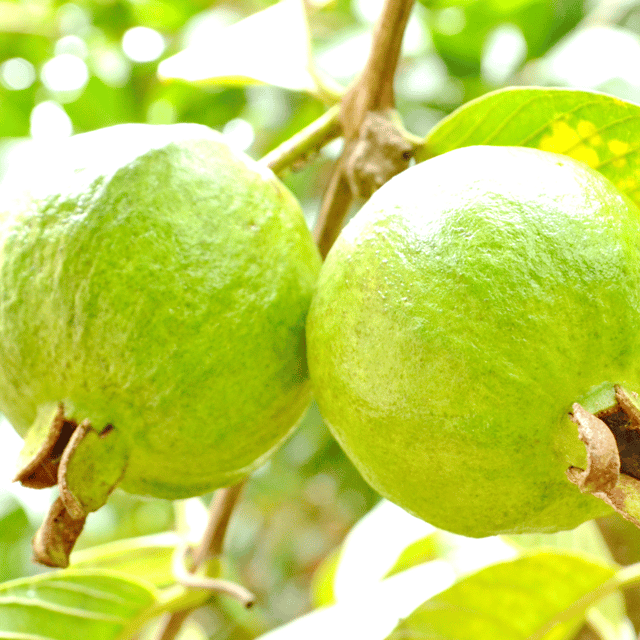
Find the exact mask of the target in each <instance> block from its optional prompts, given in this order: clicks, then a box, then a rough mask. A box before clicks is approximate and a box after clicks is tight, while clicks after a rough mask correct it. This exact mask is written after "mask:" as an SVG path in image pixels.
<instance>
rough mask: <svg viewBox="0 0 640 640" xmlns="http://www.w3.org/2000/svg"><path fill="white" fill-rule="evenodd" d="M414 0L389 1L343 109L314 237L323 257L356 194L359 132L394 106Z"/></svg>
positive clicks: (345, 99) (347, 94) (343, 103)
mask: <svg viewBox="0 0 640 640" xmlns="http://www.w3.org/2000/svg"><path fill="white" fill-rule="evenodd" d="M413 4H414V0H386V1H385V4H384V7H383V9H382V13H381V14H380V17H379V18H378V22H377V24H376V27H375V30H374V34H373V44H372V45H371V52H370V53H369V59H368V60H367V64H366V65H365V68H364V70H363V72H362V74H361V75H360V76H359V78H358V79H357V80H356V82H355V83H354V84H353V85H352V87H351V88H350V89H349V90H348V91H347V93H346V94H345V96H344V98H343V99H342V102H341V105H340V121H341V122H342V129H343V132H344V137H345V144H344V148H343V150H342V154H341V155H340V158H339V159H338V161H337V163H336V166H335V168H334V173H333V176H332V178H331V180H330V182H329V187H328V189H327V191H326V193H325V195H324V198H323V201H322V206H321V208H320V213H319V215H318V220H317V222H316V227H315V229H314V235H315V238H316V241H317V243H318V247H319V248H320V253H321V254H322V255H323V256H326V255H327V253H328V251H329V249H330V248H331V245H332V244H333V243H334V241H335V239H336V238H337V237H338V234H339V233H340V228H341V226H342V223H343V221H344V218H345V217H346V215H347V213H348V211H349V207H350V206H351V203H352V202H353V198H354V194H353V193H352V191H351V188H350V186H349V180H348V178H347V176H346V172H347V168H348V164H349V159H350V157H351V154H352V153H353V151H354V148H355V146H356V144H357V141H358V137H359V135H360V129H361V127H362V125H363V123H364V121H365V118H366V116H367V114H368V113H369V112H371V111H382V112H383V111H387V110H389V109H392V108H393V106H394V103H395V98H394V92H393V79H394V76H395V70H396V67H397V65H398V60H399V58H400V51H401V48H402V38H403V36H404V30H405V28H406V26H407V22H408V20H409V16H410V15H411V10H412V8H413Z"/></svg>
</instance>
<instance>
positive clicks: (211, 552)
mask: <svg viewBox="0 0 640 640" xmlns="http://www.w3.org/2000/svg"><path fill="white" fill-rule="evenodd" d="M245 483H246V479H245V480H243V481H241V482H239V483H238V484H236V485H233V486H231V487H225V488H224V489H220V490H219V491H217V492H216V494H215V496H214V498H213V500H212V501H211V504H210V505H209V518H208V520H207V526H206V528H205V530H204V533H203V534H202V538H201V540H200V543H199V544H198V547H197V548H196V550H195V552H194V554H193V560H192V562H191V566H190V567H189V569H188V570H189V572H190V573H192V574H193V573H195V572H196V571H197V570H198V569H199V568H200V567H201V566H202V565H203V564H204V563H205V562H206V561H207V560H209V559H210V558H212V557H215V556H219V555H220V554H221V553H222V546H223V543H224V536H225V533H226V531H227V527H228V525H229V520H230V519H231V514H232V512H233V509H234V507H235V505H236V503H237V501H238V498H239V497H240V493H241V492H242V489H243V488H244V485H245ZM219 582H220V581H219ZM225 584H226V583H225ZM199 586H203V585H202V584H201V585H199ZM240 589H241V591H242V596H243V597H244V600H245V605H246V604H247V603H249V599H248V597H247V593H248V592H246V590H244V589H242V588H241V587H240ZM249 595H250V594H249ZM241 600H242V598H241ZM251 602H252V600H251ZM197 606H200V604H198V605H197ZM197 606H196V607H187V608H184V609H181V610H179V611H174V612H173V613H171V614H168V615H167V616H166V618H165V620H164V621H163V622H162V624H161V625H160V628H159V629H158V631H157V633H156V640H173V639H174V638H175V637H176V636H177V635H178V633H179V632H180V628H181V627H182V623H183V622H184V621H185V620H186V619H187V617H188V616H189V615H190V614H191V612H192V611H193V610H194V609H195V608H197Z"/></svg>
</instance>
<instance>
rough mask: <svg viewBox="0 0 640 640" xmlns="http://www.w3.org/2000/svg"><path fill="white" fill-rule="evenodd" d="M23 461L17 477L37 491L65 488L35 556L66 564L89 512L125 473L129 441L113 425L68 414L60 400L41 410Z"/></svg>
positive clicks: (40, 535) (43, 528) (40, 531)
mask: <svg viewBox="0 0 640 640" xmlns="http://www.w3.org/2000/svg"><path fill="white" fill-rule="evenodd" d="M47 420H48V425H47V424H46V421H47ZM20 460H21V468H20V471H19V472H18V473H17V475H16V477H15V480H16V481H19V482H21V483H22V485H23V486H26V487H30V488H36V489H40V488H45V487H52V486H55V485H57V486H58V489H59V492H60V493H59V497H58V498H57V499H56V501H55V502H54V503H53V505H52V506H51V508H50V510H49V513H48V514H47V517H46V518H45V520H44V522H43V523H42V525H41V526H40V528H39V529H38V532H37V533H36V535H35V537H34V539H33V543H32V547H33V553H34V559H35V560H36V561H37V562H40V563H41V564H45V565H47V566H52V567H66V566H68V564H69V555H70V553H71V551H72V549H73V546H74V544H75V542H76V540H77V539H78V537H79V535H80V533H81V532H82V529H83V527H84V523H85V521H86V519H87V516H88V515H89V513H91V512H92V511H96V510H97V509H99V508H100V507H101V506H102V505H104V504H105V502H106V501H107V498H108V497H109V495H110V494H111V492H112V491H113V490H114V489H115V487H116V485H117V484H118V482H119V481H120V480H121V479H122V477H123V475H124V472H125V470H126V467H127V462H128V446H127V443H126V441H125V440H124V438H123V436H122V434H121V432H120V431H118V430H117V429H115V428H114V427H113V426H112V425H107V426H106V427H105V428H104V429H102V430H101V431H97V430H95V429H94V428H93V427H92V426H91V424H90V422H89V421H88V420H84V421H82V422H81V423H80V424H78V423H77V422H76V421H75V420H72V419H70V418H67V417H65V409H64V405H63V404H59V405H57V406H55V407H52V406H48V407H44V408H43V409H42V410H41V411H40V412H39V413H38V417H37V418H36V421H35V422H34V424H33V426H32V427H31V429H30V431H29V433H28V434H27V438H26V439H25V446H24V449H23V453H21V456H20Z"/></svg>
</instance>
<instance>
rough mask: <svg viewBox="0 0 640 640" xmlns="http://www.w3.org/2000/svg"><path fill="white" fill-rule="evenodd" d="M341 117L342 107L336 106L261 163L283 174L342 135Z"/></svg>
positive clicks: (270, 153)
mask: <svg viewBox="0 0 640 640" xmlns="http://www.w3.org/2000/svg"><path fill="white" fill-rule="evenodd" d="M339 115H340V106H339V105H334V106H333V107H331V108H330V109H329V110H328V111H327V112H326V113H324V114H323V115H321V116H320V117H319V118H318V119H317V120H314V121H313V122H312V123H311V124H309V125H307V126H306V127H305V128H304V129H302V130H301V131H298V133H296V134H295V135H294V136H293V137H292V138H289V139H288V140H286V141H285V142H283V143H282V144H281V145H279V146H278V147H276V148H275V149H274V150H273V151H270V152H269V153H268V154H267V155H266V156H264V158H262V159H261V160H260V162H261V163H262V164H264V165H266V166H267V167H269V169H271V170H272V171H273V172H274V173H275V174H281V173H282V172H283V171H284V170H285V169H288V168H289V167H290V166H292V165H293V164H295V163H296V162H297V161H298V160H300V159H301V158H304V157H306V156H308V155H310V154H312V153H316V152H318V151H319V150H320V149H321V148H322V147H324V145H325V144H327V143H328V142H331V140H333V139H334V138H337V137H338V136H339V135H340V134H341V127H340V120H339Z"/></svg>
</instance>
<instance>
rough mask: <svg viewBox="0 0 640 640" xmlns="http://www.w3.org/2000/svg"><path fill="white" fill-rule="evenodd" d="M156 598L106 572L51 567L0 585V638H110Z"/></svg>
mask: <svg viewBox="0 0 640 640" xmlns="http://www.w3.org/2000/svg"><path fill="white" fill-rule="evenodd" d="M155 601H156V597H155V594H154V593H153V591H152V590H151V589H150V588H149V587H147V586H146V585H144V584H143V583H141V582H139V581H134V580H129V579H126V578H123V577H122V576H119V575H117V574H115V573H109V572H106V571H102V572H101V571H56V572H53V573H47V574H43V575H40V576H36V577H32V578H26V579H21V580H14V581H12V582H7V583H5V584H2V585H0V639H4V638H6V639H12V640H13V639H22V638H25V639H27V638H38V640H40V639H42V640H72V639H74V638H91V640H115V639H116V638H118V636H119V635H120V634H121V633H122V632H123V631H124V630H125V629H126V628H127V626H128V625H129V624H130V623H131V621H132V620H134V619H135V618H136V617H137V616H138V615H140V613H141V612H143V611H144V610H145V609H147V608H148V607H150V606H152V605H153V604H154V603H155Z"/></svg>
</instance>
